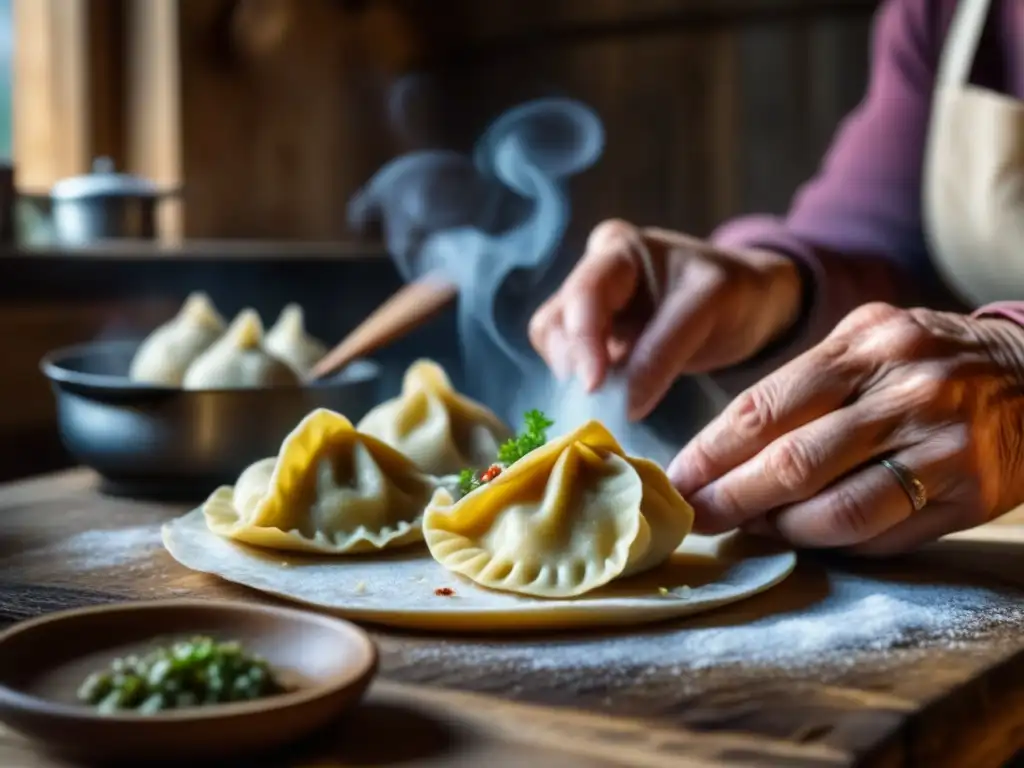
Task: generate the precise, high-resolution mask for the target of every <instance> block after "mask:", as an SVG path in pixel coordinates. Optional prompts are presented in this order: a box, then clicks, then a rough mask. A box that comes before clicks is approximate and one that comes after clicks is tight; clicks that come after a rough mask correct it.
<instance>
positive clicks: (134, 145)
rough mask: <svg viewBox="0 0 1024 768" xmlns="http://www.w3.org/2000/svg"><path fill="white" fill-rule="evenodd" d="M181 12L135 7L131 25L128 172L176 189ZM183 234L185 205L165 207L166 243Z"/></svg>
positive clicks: (162, 3)
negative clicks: (179, 17)
mask: <svg viewBox="0 0 1024 768" xmlns="http://www.w3.org/2000/svg"><path fill="white" fill-rule="evenodd" d="M178 12H179V11H178V0H146V2H130V3H128V8H127V24H126V30H127V35H126V38H127V51H128V66H127V76H128V84H127V93H126V95H127V99H126V110H125V114H126V116H127V149H128V167H129V169H130V170H131V172H132V173H137V174H139V175H141V176H145V177H146V178H149V179H151V180H153V181H155V182H157V183H158V184H162V185H167V186H170V187H177V186H179V185H180V184H181V182H182V146H181V140H182V139H181V83H180V65H179V61H180V52H179V46H178V37H179V36H178V28H179V27H178ZM183 228H184V214H183V206H182V204H181V202H180V201H179V200H169V201H166V202H164V203H163V204H162V205H161V207H160V209H159V221H158V231H159V232H160V239H161V240H162V241H164V242H174V241H177V240H180V239H181V237H182V233H183Z"/></svg>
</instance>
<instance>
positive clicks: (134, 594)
mask: <svg viewBox="0 0 1024 768" xmlns="http://www.w3.org/2000/svg"><path fill="white" fill-rule="evenodd" d="M183 510H184V508H183V507H182V506H179V505H164V504H155V503H149V502H139V501H130V500H123V499H114V498H109V497H105V496H103V495H102V494H100V493H99V492H98V490H97V485H96V481H95V478H94V477H93V476H92V475H91V474H90V473H88V472H85V471H74V472H67V473H61V474H58V475H53V476H47V477H43V478H39V479H36V480H33V481H29V482H24V483H18V484H13V485H7V486H0V621H2V620H4V619H6V620H8V621H10V620H13V619H17V618H22V617H26V616H32V615H37V614H40V613H43V612H46V611H51V610H56V609H60V608H68V607H75V606H80V605H83V604H89V603H98V602H106V601H112V600H121V599H140V598H160V597H183V596H193V597H200V598H202V597H210V598H214V597H217V598H224V597H227V598H235V599H248V600H262V599H265V598H263V597H261V596H259V595H256V594H254V593H252V592H249V591H247V590H244V589H242V588H240V587H235V586H232V585H229V584H226V583H224V582H221V581H218V580H216V579H212V578H209V577H206V576H203V575H201V574H195V573H191V572H188V571H186V570H185V569H183V568H181V567H180V566H178V565H177V563H175V562H174V561H173V560H171V558H170V557H169V556H168V555H167V554H166V553H165V552H163V551H162V550H161V549H160V548H159V546H158V540H156V541H157V544H156V545H154V531H155V530H157V528H158V526H159V524H160V523H161V522H162V521H164V520H167V519H169V518H170V517H172V516H175V515H178V514H180V513H181V512H182V511H183ZM1021 517H1022V516H1021V515H1017V516H1016V517H1009V518H1008V519H1007V520H1005V521H1003V523H1002V524H1001V525H999V526H993V527H991V528H986V529H982V530H979V531H974V532H970V533H969V534H963V535H960V536H958V537H954V538H953V539H951V540H949V541H944V542H941V543H939V544H937V545H935V546H934V547H932V548H930V549H929V551H928V552H926V553H924V554H923V555H922V556H921V557H920V558H916V559H913V560H910V561H899V562H885V563H877V562H876V563H858V562H852V563H851V562H849V561H843V560H836V559H832V558H820V557H815V556H810V555H801V562H800V566H799V567H798V569H797V571H796V573H794V575H793V576H792V577H791V578H790V579H788V580H787V581H786V582H784V583H783V584H782V585H780V586H779V587H777V588H775V589H773V590H771V591H770V592H768V593H766V594H764V595H761V596H758V597H755V598H752V599H751V600H748V601H745V602H743V603H741V604H738V605H736V606H734V607H732V608H727V609H724V610H722V611H720V612H716V613H715V614H714V616H709V617H708V619H707V621H713V622H717V624H718V625H720V626H722V627H727V626H729V625H731V624H740V623H743V622H749V621H750V620H752V618H756V617H759V616H765V615H785V616H789V617H793V618H795V619H799V618H800V617H801V616H802V615H803V613H804V612H805V611H807V610H808V607H809V606H813V605H814V602H815V601H816V600H817V599H819V598H820V596H821V594H822V592H821V590H822V589H823V588H824V589H826V590H827V589H828V585H829V584H830V583H832V582H834V581H835V580H836V579H841V578H843V577H844V575H848V574H852V573H856V574H860V575H861V576H862V577H864V576H870V577H871V578H877V579H878V583H879V584H880V585H882V584H883V583H884V581H885V580H886V579H893V580H899V579H917V580H924V581H928V580H930V579H936V580H938V579H945V580H952V581H953V582H954V583H956V584H958V585H959V584H963V585H964V586H968V585H974V584H990V585H995V586H998V584H997V581H998V582H1002V583H1010V584H1016V585H1019V587H1017V588H1016V589H1017V590H1018V591H1019V594H1020V597H1021V600H1022V601H1024V572H1022V571H1024V549H1022V545H1021V540H1022V535H1021V529H1022V528H1024V526H1022V525H1020V522H1019V520H1020V518H1021ZM996 528H998V532H997V531H996ZM997 563H1001V564H1002V565H1000V566H999V567H997V565H996V564H997ZM1000 568H1002V569H1003V570H1000ZM880 588H881V587H880ZM1014 594H1016V592H1014ZM687 626H690V625H689V624H684V625H682V627H681V629H685V628H686V627H687ZM679 629H680V628H677V629H675V630H674V631H679ZM661 631H663V630H662V628H659V627H642V628H636V629H635V630H633V631H631V632H629V633H626V635H625V636H626V637H627V638H628V639H629V640H630V641H631V642H632V643H634V644H635V643H636V642H638V638H639V640H640V642H643V638H650V639H651V642H655V640H656V638H657V636H658V633H659V632H661ZM373 634H374V637H375V639H376V640H377V642H378V645H379V647H380V649H381V656H382V679H381V681H380V684H379V685H377V686H376V687H375V688H374V691H373V693H372V695H371V699H370V706H369V707H368V708H366V709H365V710H363V711H362V713H361V715H360V717H361V718H362V719H357V720H355V721H346V724H344V725H339V730H338V734H341V735H343V736H344V738H341V736H339V739H340V742H339V743H332V744H329V745H319V746H316V745H314V746H308V745H307V746H305V747H302V748H301V749H297V751H296V752H294V753H292V754H290V755H288V756H285V757H282V759H281V760H280V761H279V762H276V763H273V764H278V765H289V766H291V765H294V766H296V768H298V766H305V767H306V768H308V767H309V766H317V768H329V767H331V766H338V768H341V767H342V766H350V765H386V764H396V763H400V764H402V765H410V766H427V765H438V766H440V765H456V766H457V765H465V766H472V765H502V766H505V765H510V766H512V765H528V766H531V768H547V766H637V767H639V768H643V767H644V766H663V765H680V766H704V767H710V768H725V767H726V766H729V767H730V768H731V767H732V766H755V767H757V766H764V767H765V768H767V767H769V766H794V767H795V768H826V767H827V768H838V767H839V766H858V767H859V766H871V767H872V768H874V767H876V766H878V767H880V768H895V767H896V766H913V767H914V768H918V767H920V768H925V767H927V768H946V767H947V766H948V767H949V768H965V767H966V766H970V767H971V768H988V767H989V766H991V767H992V768H996V766H1001V765H1002V764H1003V762H1004V761H1005V760H1006V759H1007V758H1008V757H1009V756H1010V755H1012V754H1013V753H1014V752H1015V751H1016V749H1017V748H1018V747H1019V746H1020V744H1021V741H1022V734H1024V620H1022V621H1020V622H1019V623H1014V622H1013V621H1007V622H1006V623H1004V624H1000V625H998V626H996V627H995V628H993V629H992V630H991V631H989V632H987V633H986V634H984V635H983V636H977V637H966V638H964V639H962V640H960V641H958V642H957V643H952V644H951V643H943V644H929V643H922V644H917V643H916V642H914V641H913V640H912V639H911V640H909V641H908V642H907V643H906V644H905V646H903V647H899V648H894V649H889V650H887V651H886V652H885V653H880V654H876V655H871V654H866V655H863V656H858V657H857V658H856V662H855V663H854V662H853V661H852V659H850V658H845V657H843V656H842V655H838V656H836V655H833V656H829V657H828V658H823V659H821V660H816V659H809V660H808V662H809V663H808V665H807V666H806V667H801V668H798V669H793V668H788V667H786V668H780V667H777V666H772V665H769V664H765V663H752V662H743V661H737V662H734V663H729V664H721V665H710V666H707V667H704V668H686V669H673V668H672V667H671V666H656V667H655V668H651V669H646V668H637V669H634V668H632V667H629V668H626V669H624V668H621V667H619V668H617V667H616V666H615V665H614V664H611V663H609V664H608V665H604V666H601V665H597V666H594V665H590V666H589V667H579V668H574V667H572V666H569V667H566V668H564V669H557V670H545V669H541V670H538V671H533V672H529V671H526V672H524V671H523V670H522V669H517V668H515V667H513V666H510V665H508V664H506V663H503V662H501V661H500V660H495V659H494V658H491V657H489V656H488V655H487V654H485V653H479V654H477V653H475V654H472V655H471V656H468V657H466V658H458V657H453V656H452V655H451V654H444V653H434V651H435V650H437V649H439V648H441V647H442V646H443V645H444V643H446V642H448V641H449V640H453V639H451V638H445V637H439V636H436V635H433V636H427V635H412V634H402V633H396V632H389V631H385V630H374V632H373ZM548 640H550V641H551V642H553V643H556V644H559V643H561V644H566V645H568V646H569V647H574V646H573V645H572V644H573V643H578V642H579V640H578V638H577V639H574V638H572V637H566V638H548ZM462 641H463V642H468V643H470V644H471V645H472V644H474V643H476V642H477V641H473V640H472V639H471V638H469V639H466V638H463V639H462ZM563 652H564V651H563ZM587 652H588V651H587V646H586V644H581V645H579V653H587ZM811 662H814V663H811ZM819 662H820V663H819ZM397 733H402V734H403V737H402V739H401V740H399V739H397V738H392V737H391V736H389V734H397ZM335 741H338V739H336V740H335ZM399 741H401V742H402V744H399V743H398V742H399ZM318 750H319V751H318ZM399 752H400V753H401V754H399ZM0 765H11V766H22V765H24V766H38V768H56V766H57V765H58V764H56V763H53V762H51V761H49V760H48V759H47V758H44V757H41V756H39V755H37V754H36V753H35V752H34V751H33V750H32V749H31V747H30V746H28V745H25V744H24V743H23V742H20V741H18V740H17V739H16V738H15V737H13V736H11V735H10V734H4V733H2V732H0Z"/></svg>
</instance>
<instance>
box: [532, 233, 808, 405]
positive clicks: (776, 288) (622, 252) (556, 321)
mask: <svg viewBox="0 0 1024 768" xmlns="http://www.w3.org/2000/svg"><path fill="white" fill-rule="evenodd" d="M645 253H646V254H649V264H650V267H651V272H652V275H651V277H652V278H653V279H652V280H651V282H653V283H654V285H653V286H652V287H653V288H654V289H655V292H656V293H657V294H659V297H658V298H659V300H658V301H657V302H655V301H654V299H653V298H652V295H651V291H650V290H649V288H648V280H647V278H646V275H647V272H646V268H645V266H644V260H645V255H644V254H645ZM800 300H801V286H800V276H799V273H798V271H797V269H796V267H795V265H794V264H793V263H792V261H790V260H789V259H788V258H786V257H783V256H780V255H778V254H774V253H769V252H766V251H744V252H742V253H737V252H729V251H723V250H719V249H716V248H714V247H712V246H710V245H709V244H708V243H705V242H703V241H700V240H696V239H694V238H691V237H687V236H686V235H681V234H677V233H674V232H667V231H665V230H657V229H643V230H641V229H637V228H636V227H634V226H632V225H630V224H628V223H626V222H623V221H614V220H613V221H607V222H604V223H603V224H601V225H599V226H598V227H597V228H595V229H594V231H593V233H592V234H591V236H590V239H589V241H588V243H587V250H586V253H585V254H584V256H583V258H582V259H581V260H580V262H579V263H578V264H577V266H576V268H575V269H574V270H573V272H572V274H571V275H570V276H569V277H568V279H567V280H566V281H565V283H564V284H563V285H562V287H561V288H560V289H559V290H558V292H557V293H556V294H555V295H554V296H552V297H551V298H550V299H549V300H548V301H547V302H546V303H545V304H544V305H543V306H542V307H541V308H540V309H538V310H537V312H536V314H535V315H534V317H533V319H532V321H531V323H530V341H531V342H532V343H533V346H534V348H536V350H537V352H538V353H539V354H540V355H541V357H543V358H544V359H545V361H546V362H547V364H548V365H549V366H550V367H551V369H552V370H553V371H554V372H555V373H556V375H558V376H560V377H561V378H566V377H568V376H570V375H573V374H575V375H577V376H578V377H579V378H580V379H581V380H582V382H583V384H584V386H585V387H587V388H588V389H589V390H591V391H592V390H594V389H596V388H597V387H599V386H600V385H601V382H602V381H603V380H604V377H605V375H606V373H607V371H608V369H609V367H611V366H615V365H618V364H620V363H623V362H625V373H626V380H627V382H628V387H629V404H630V407H629V410H630V414H629V415H630V417H631V418H634V419H637V418H642V417H643V416H645V415H647V413H649V412H650V411H651V410H652V409H653V408H654V406H655V405H657V403H658V401H659V400H661V398H662V397H663V396H664V395H665V392H666V391H667V390H668V388H669V387H670V386H671V385H672V382H673V381H675V379H676V378H678V377H679V376H681V375H683V374H684V373H701V372H706V371H712V370H716V369H720V368H724V367H727V366H730V365H734V364H736V363H739V362H741V361H743V360H746V359H747V358H749V357H751V356H752V355H754V354H755V353H757V352H759V351H760V350H761V349H762V348H763V347H765V346H766V345H767V344H768V342H770V341H771V340H772V339H774V338H775V337H777V336H778V335H779V334H780V333H782V332H783V331H784V330H785V329H786V328H788V327H789V326H790V325H792V323H793V322H794V320H795V319H796V317H797V315H798V313H799V310H800Z"/></svg>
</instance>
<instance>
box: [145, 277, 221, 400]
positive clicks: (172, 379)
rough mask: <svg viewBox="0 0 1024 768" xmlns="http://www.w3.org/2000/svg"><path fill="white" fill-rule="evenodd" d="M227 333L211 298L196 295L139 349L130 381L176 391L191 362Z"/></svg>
mask: <svg viewBox="0 0 1024 768" xmlns="http://www.w3.org/2000/svg"><path fill="white" fill-rule="evenodd" d="M222 333H224V318H222V317H221V316H220V314H219V313H218V312H217V310H216V309H215V308H214V306H213V304H212V302H211V301H210V298H209V296H207V295H206V294H205V293H202V292H198V291H197V292H196V293H193V294H191V295H189V297H188V298H187V299H186V300H185V303H184V304H183V305H182V307H181V309H180V310H179V311H178V314H177V315H175V316H174V317H173V318H171V319H170V320H169V321H167V322H166V323H164V324H163V325H161V326H160V327H159V328H157V329H156V330H155V331H153V332H152V333H151V334H149V336H147V337H146V339H145V341H143V342H142V344H141V345H140V346H139V349H138V350H137V351H136V353H135V357H134V358H133V359H132V364H131V367H130V368H129V371H128V377H129V378H130V379H131V380H132V381H138V382H142V383H146V384H157V385H160V386H167V387H177V386H180V385H181V381H182V379H183V378H184V376H185V371H186V370H188V367H189V366H190V365H191V364H192V362H193V361H194V360H195V359H196V358H197V357H199V355H201V354H202V353H203V352H205V351H206V350H207V349H208V348H209V347H210V345H212V344H213V343H214V342H215V341H216V340H217V339H218V338H219V337H220V335H221V334H222Z"/></svg>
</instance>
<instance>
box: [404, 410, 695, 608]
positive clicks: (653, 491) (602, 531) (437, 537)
mask: <svg viewBox="0 0 1024 768" xmlns="http://www.w3.org/2000/svg"><path fill="white" fill-rule="evenodd" d="M692 525H693V510H692V509H691V508H690V505H689V504H687V503H686V502H685V501H684V500H683V498H682V496H680V495H679V493H678V492H677V491H676V490H675V488H673V487H672V485H671V483H670V482H669V480H668V477H667V476H666V475H665V473H664V471H663V470H662V469H661V467H659V466H658V465H657V464H655V463H654V462H652V461H649V460H647V459H639V458H634V457H631V456H627V455H626V454H625V453H624V452H623V450H622V448H621V447H620V446H619V444H618V443H617V442H616V440H615V438H614V437H612V435H611V433H609V432H608V430H607V429H605V428H604V427H603V426H602V425H601V424H599V423H598V422H596V421H591V422H589V423H587V424H585V425H583V426H582V427H580V428H579V429H577V430H576V431H575V432H573V433H571V434H569V435H566V436H565V437H563V438H560V439H557V440H553V441H551V442H549V443H548V444H546V445H544V446H543V447H541V448H538V449H536V450H534V451H532V452H530V453H528V454H527V455H526V456H524V457H523V458H521V459H520V460H519V461H517V462H515V463H514V464H513V465H512V466H511V467H509V468H508V469H506V470H504V471H503V472H502V473H501V474H500V475H498V476H497V477H496V478H494V479H493V480H491V481H490V482H489V483H486V484H484V485H482V486H480V487H479V488H477V489H476V490H474V491H472V492H470V493H468V494H467V495H466V496H464V497H463V498H462V499H460V500H459V501H458V502H454V501H453V499H452V497H451V495H450V494H448V492H447V491H445V490H443V489H439V490H438V491H437V492H436V494H435V496H434V498H433V500H432V501H431V503H430V506H429V507H428V508H427V512H426V515H425V516H424V521H423V533H424V538H425V539H426V542H427V546H428V547H429V548H430V553H431V554H432V555H433V556H434V559H435V560H437V561H438V562H439V563H440V564H441V565H443V566H444V567H445V568H447V569H448V570H450V571H454V572H455V573H460V574H462V575H463V576H466V577H468V578H470V579H472V580H473V581H475V582H476V583H477V584H480V585H481V586H484V587H489V588H491V589H498V590H503V591H507V592H517V593H520V594H525V595H535V596H537V597H555V598H558V597H562V598H564V597H575V596H578V595H582V594H584V593H586V592H589V591H591V590H593V589H596V588H597V587H600V586H601V585H603V584H607V583H608V582H609V581H611V580H612V579H617V578H620V577H622V576H629V575H632V574H635V573H640V572H642V571H646V570H649V569H650V568H653V567H655V566H657V565H660V564H661V563H662V562H664V561H665V560H666V559H668V557H669V556H670V555H671V554H672V553H673V552H674V551H675V550H676V548H677V547H678V546H679V545H680V543H682V540H683V538H684V537H685V536H686V535H687V534H688V533H689V532H690V529H691V527H692Z"/></svg>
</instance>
